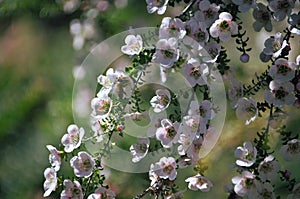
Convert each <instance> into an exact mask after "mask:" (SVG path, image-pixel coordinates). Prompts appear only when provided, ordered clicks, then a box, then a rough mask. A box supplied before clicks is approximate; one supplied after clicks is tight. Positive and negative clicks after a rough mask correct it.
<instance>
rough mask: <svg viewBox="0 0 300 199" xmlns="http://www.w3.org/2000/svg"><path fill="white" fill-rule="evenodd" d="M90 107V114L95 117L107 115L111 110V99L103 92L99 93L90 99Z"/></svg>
mask: <svg viewBox="0 0 300 199" xmlns="http://www.w3.org/2000/svg"><path fill="white" fill-rule="evenodd" d="M91 107H92V109H93V112H92V116H94V117H96V118H99V119H100V118H104V117H107V116H108V115H109V113H110V111H111V107H112V100H111V99H110V97H109V96H108V95H106V94H105V93H101V94H99V95H98V96H97V97H95V98H93V99H92V101H91Z"/></svg>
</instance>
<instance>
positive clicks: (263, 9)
mask: <svg viewBox="0 0 300 199" xmlns="http://www.w3.org/2000/svg"><path fill="white" fill-rule="evenodd" d="M253 17H254V19H255V20H256V21H255V22H254V23H253V28H254V30H255V31H256V32H259V31H260V30H261V29H262V28H263V27H264V29H265V30H266V31H268V32H271V31H272V24H271V13H270V11H269V10H268V7H267V6H265V5H264V4H262V3H258V4H257V7H256V8H255V9H254V11H253Z"/></svg>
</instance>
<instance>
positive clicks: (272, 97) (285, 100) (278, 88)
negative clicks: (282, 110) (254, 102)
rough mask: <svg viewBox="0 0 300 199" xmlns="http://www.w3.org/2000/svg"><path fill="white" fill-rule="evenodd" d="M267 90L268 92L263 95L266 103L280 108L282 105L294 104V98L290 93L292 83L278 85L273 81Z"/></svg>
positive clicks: (292, 89) (292, 88) (292, 86)
mask: <svg viewBox="0 0 300 199" xmlns="http://www.w3.org/2000/svg"><path fill="white" fill-rule="evenodd" d="M269 88H270V90H269V91H266V93H265V99H266V101H267V102H268V103H270V104H274V105H275V106H277V107H280V106H282V105H291V104H293V103H294V102H295V97H294V95H293V93H292V92H293V91H294V85H293V84H292V83H290V82H283V83H279V82H277V81H274V80H273V81H271V82H270V84H269Z"/></svg>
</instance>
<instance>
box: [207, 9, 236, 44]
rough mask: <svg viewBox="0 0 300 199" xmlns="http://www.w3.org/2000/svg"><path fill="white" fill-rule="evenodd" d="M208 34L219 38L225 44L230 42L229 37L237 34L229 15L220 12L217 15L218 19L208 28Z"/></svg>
mask: <svg viewBox="0 0 300 199" xmlns="http://www.w3.org/2000/svg"><path fill="white" fill-rule="evenodd" d="M209 33H210V35H211V36H212V37H214V38H217V37H219V38H220V40H221V41H223V42H227V41H229V40H230V38H231V35H235V34H237V33H238V26H237V24H236V23H235V22H234V21H232V16H231V14H230V13H228V12H222V13H221V14H220V15H219V19H218V20H216V21H215V22H214V23H213V25H212V26H211V27H210V28H209Z"/></svg>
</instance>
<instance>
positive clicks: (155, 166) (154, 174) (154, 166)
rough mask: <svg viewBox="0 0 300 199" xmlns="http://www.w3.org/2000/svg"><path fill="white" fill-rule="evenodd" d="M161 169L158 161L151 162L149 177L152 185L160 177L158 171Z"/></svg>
mask: <svg viewBox="0 0 300 199" xmlns="http://www.w3.org/2000/svg"><path fill="white" fill-rule="evenodd" d="M159 169H160V166H159V164H158V163H155V164H151V165H150V170H149V179H150V180H151V183H150V185H151V186H153V185H154V184H155V183H156V182H157V181H158V179H159V177H158V174H157V171H158V170H159Z"/></svg>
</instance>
